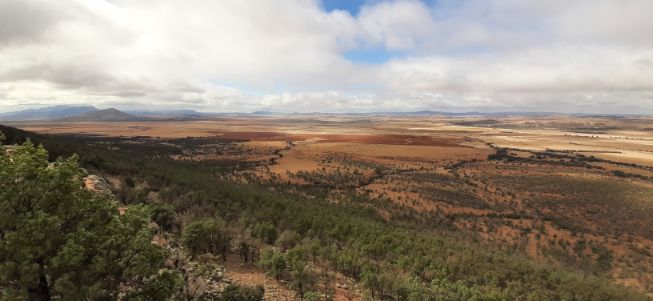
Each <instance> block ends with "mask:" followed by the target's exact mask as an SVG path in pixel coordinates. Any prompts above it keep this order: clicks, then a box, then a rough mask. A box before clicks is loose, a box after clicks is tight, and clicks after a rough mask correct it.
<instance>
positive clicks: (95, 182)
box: [84, 175, 111, 194]
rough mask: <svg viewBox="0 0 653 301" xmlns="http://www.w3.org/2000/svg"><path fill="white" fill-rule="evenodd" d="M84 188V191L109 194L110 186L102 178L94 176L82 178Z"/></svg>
mask: <svg viewBox="0 0 653 301" xmlns="http://www.w3.org/2000/svg"><path fill="white" fill-rule="evenodd" d="M84 186H85V187H86V189H88V190H90V191H94V192H98V193H106V194H110V193H111V185H110V184H109V182H108V181H107V180H105V179H104V178H103V177H100V176H96V175H88V176H86V177H85V178H84Z"/></svg>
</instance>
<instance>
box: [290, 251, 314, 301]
mask: <svg viewBox="0 0 653 301" xmlns="http://www.w3.org/2000/svg"><path fill="white" fill-rule="evenodd" d="M286 257H287V261H288V267H289V268H290V272H291V274H292V282H291V285H292V287H293V288H294V289H295V290H297V293H298V294H299V297H300V299H303V298H304V291H305V290H306V286H307V283H308V282H309V281H310V277H311V275H310V269H309V267H308V263H307V260H306V252H305V251H304V249H302V248H294V249H291V250H289V251H288V253H287V254H286Z"/></svg>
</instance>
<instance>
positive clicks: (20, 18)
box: [0, 0, 64, 47]
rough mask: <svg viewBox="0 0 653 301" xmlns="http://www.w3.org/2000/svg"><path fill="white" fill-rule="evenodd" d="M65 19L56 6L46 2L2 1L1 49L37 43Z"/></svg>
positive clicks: (0, 6)
mask: <svg viewBox="0 0 653 301" xmlns="http://www.w3.org/2000/svg"><path fill="white" fill-rule="evenodd" d="M63 17H64V15H63V14H62V13H61V12H60V11H59V10H58V9H57V7H56V6H52V5H48V4H47V3H46V2H42V1H32V0H3V1H0V47H2V46H8V45H13V44H23V43H36V42H38V41H39V40H41V39H43V38H44V37H45V35H46V34H47V33H48V31H49V30H50V29H52V28H53V27H54V26H55V24H56V23H57V22H58V21H60V20H61V19H62V18H63Z"/></svg>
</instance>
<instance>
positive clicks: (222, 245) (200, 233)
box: [181, 218, 231, 260]
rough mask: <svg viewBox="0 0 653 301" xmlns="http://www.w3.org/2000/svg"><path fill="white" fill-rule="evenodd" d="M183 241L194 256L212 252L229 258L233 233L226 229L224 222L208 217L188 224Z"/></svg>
mask: <svg viewBox="0 0 653 301" xmlns="http://www.w3.org/2000/svg"><path fill="white" fill-rule="evenodd" d="M181 242H182V244H183V245H184V247H186V249H188V251H189V252H190V254H191V256H193V257H195V256H197V255H198V254H200V253H211V254H220V255H222V259H223V260H227V252H228V251H229V247H230V245H231V235H229V234H228V233H227V231H226V230H225V229H224V226H223V223H222V222H219V221H217V220H216V219H213V218H207V219H202V220H196V221H193V222H191V223H190V224H188V226H186V228H185V229H184V231H183V233H182V235H181Z"/></svg>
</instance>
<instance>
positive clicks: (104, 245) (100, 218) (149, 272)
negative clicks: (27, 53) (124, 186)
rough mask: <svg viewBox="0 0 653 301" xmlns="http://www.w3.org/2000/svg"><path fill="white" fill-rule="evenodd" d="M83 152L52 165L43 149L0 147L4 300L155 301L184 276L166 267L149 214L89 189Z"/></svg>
mask: <svg viewBox="0 0 653 301" xmlns="http://www.w3.org/2000/svg"><path fill="white" fill-rule="evenodd" d="M77 161H78V158H77V156H72V157H69V158H62V159H58V160H57V161H56V162H54V163H49V162H48V153H47V151H46V150H45V149H44V148H43V147H42V146H38V147H37V146H34V145H33V144H32V143H31V142H29V141H28V142H25V143H23V144H22V145H20V146H19V147H17V148H16V149H15V150H14V151H13V152H12V153H11V155H8V154H6V152H5V151H4V150H3V149H0V297H2V299H5V300H21V299H31V300H51V299H62V300H89V299H93V300H116V299H118V298H120V299H131V300H148V299H162V298H166V297H167V296H169V295H171V294H172V293H173V292H174V290H175V287H176V283H177V282H178V281H179V277H178V276H177V274H176V273H174V272H172V271H166V270H161V268H162V266H163V261H164V258H165V252H164V249H163V248H161V247H159V246H157V245H154V244H152V243H151V240H152V238H153V235H154V234H153V232H152V230H151V229H150V228H149V227H148V222H149V214H150V213H149V211H148V208H147V207H145V206H132V207H130V208H129V210H127V211H126V212H125V213H124V214H122V215H121V214H119V212H118V207H117V202H116V201H115V200H114V199H112V197H111V196H110V195H102V194H97V193H94V192H91V191H88V190H86V189H85V188H84V186H83V182H82V181H83V177H84V174H83V173H82V170H81V169H80V168H79V165H78V163H77Z"/></svg>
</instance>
